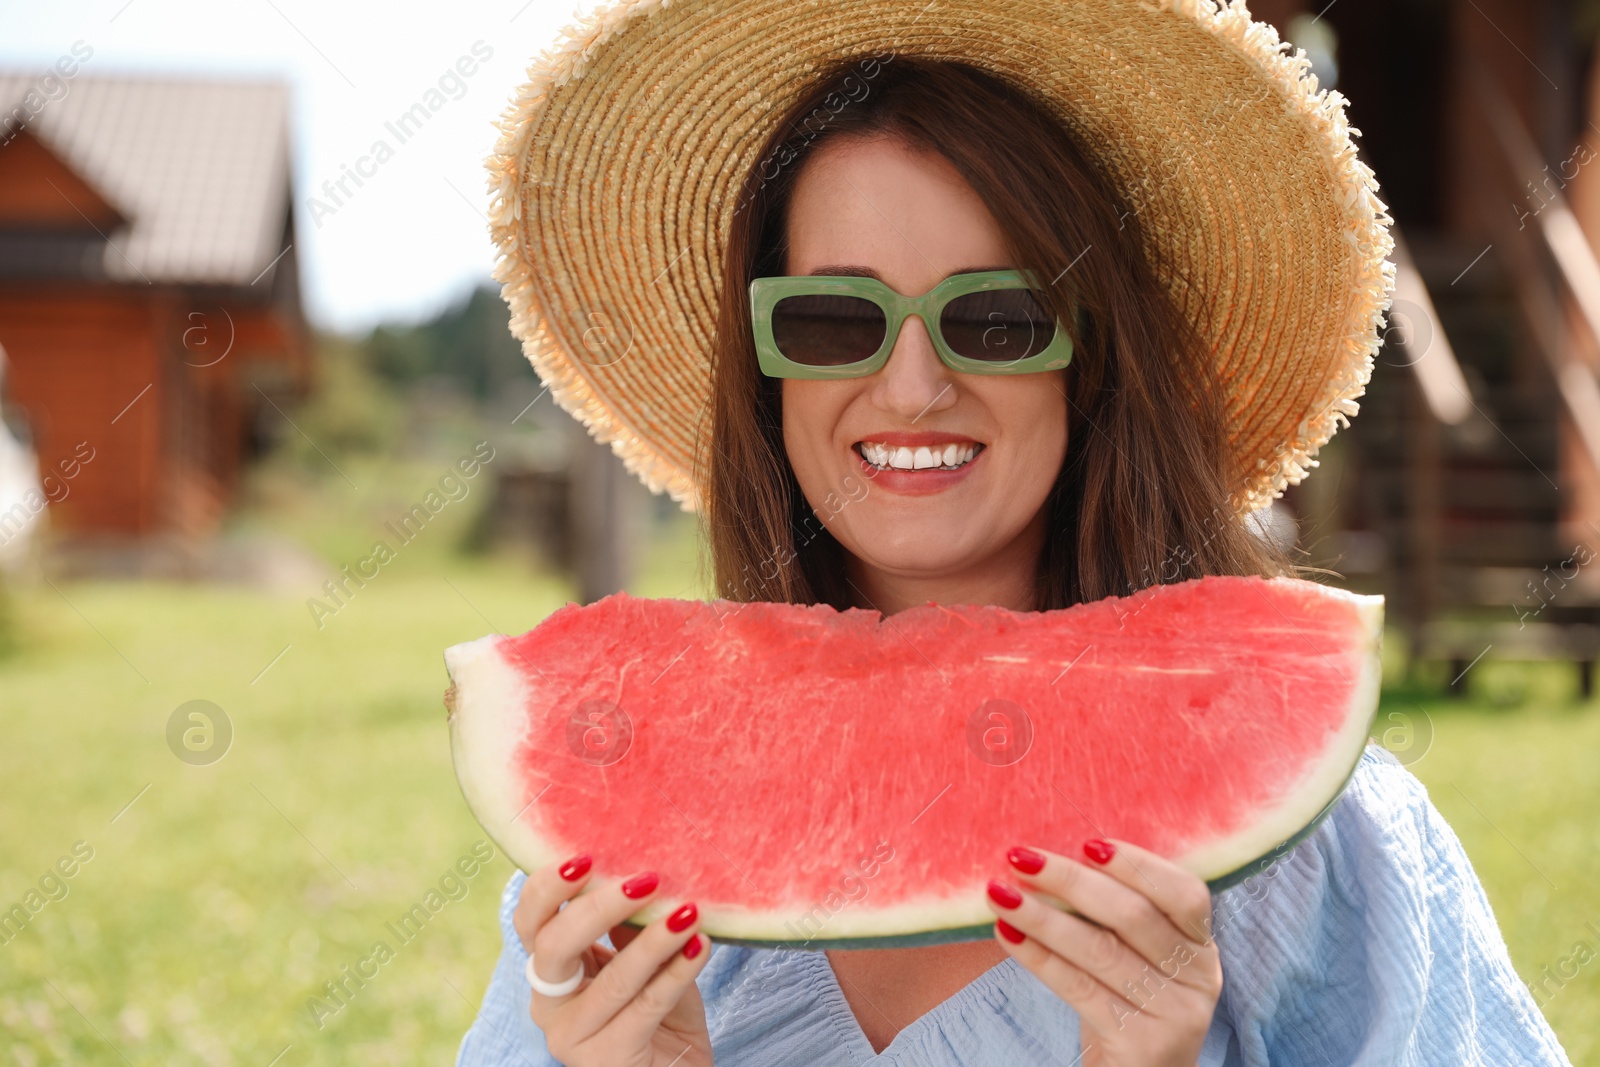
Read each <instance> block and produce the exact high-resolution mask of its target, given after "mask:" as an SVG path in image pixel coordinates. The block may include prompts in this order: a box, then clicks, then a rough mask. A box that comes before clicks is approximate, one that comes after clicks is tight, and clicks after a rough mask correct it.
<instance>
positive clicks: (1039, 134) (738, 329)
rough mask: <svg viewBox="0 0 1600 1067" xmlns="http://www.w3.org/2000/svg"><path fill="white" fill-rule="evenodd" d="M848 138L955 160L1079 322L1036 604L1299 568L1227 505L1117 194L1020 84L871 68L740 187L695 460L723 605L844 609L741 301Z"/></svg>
mask: <svg viewBox="0 0 1600 1067" xmlns="http://www.w3.org/2000/svg"><path fill="white" fill-rule="evenodd" d="M847 135H855V136H887V137H895V138H898V139H899V140H900V141H901V143H903V144H905V145H907V146H908V147H911V148H926V149H931V150H933V151H936V152H938V153H940V154H941V155H943V156H944V157H945V158H946V159H948V160H949V161H950V162H951V163H952V164H953V165H954V166H955V168H956V170H957V171H958V172H959V173H960V174H961V176H962V177H963V178H964V179H965V180H966V182H967V183H968V184H969V185H970V186H971V187H972V189H973V190H974V191H975V192H976V193H977V195H978V196H979V197H980V198H981V199H982V200H983V201H984V203H985V204H986V205H988V208H989V210H990V212H991V213H992V214H993V216H994V218H995V219H996V221H997V222H998V223H999V226H1000V229H1001V231H1002V232H1003V233H1004V234H1005V236H1006V238H1007V241H1008V244H1009V245H1010V247H1011V250H1012V252H1013V254H1014V257H1015V261H1016V263H1017V265H1018V266H1019V267H1023V268H1028V269H1031V270H1033V271H1034V272H1035V274H1036V275H1037V276H1038V277H1041V278H1050V279H1056V282H1055V283H1054V284H1051V285H1050V286H1049V287H1048V288H1047V289H1046V290H1044V291H1043V292H1042V293H1041V298H1042V299H1043V302H1044V303H1045V305H1046V307H1047V309H1048V310H1049V311H1051V312H1052V313H1053V314H1054V315H1055V316H1056V318H1057V320H1058V321H1059V322H1061V323H1063V324H1071V325H1068V326H1067V328H1068V329H1069V330H1070V331H1071V333H1072V335H1073V342H1074V355H1073V360H1072V365H1071V368H1070V369H1069V371H1068V373H1067V401H1068V404H1069V413H1068V419H1069V424H1070V425H1071V427H1072V433H1071V435H1070V442H1069V445H1068V450H1067V455H1066V458H1065V460H1064V462H1063V463H1062V466H1061V471H1060V473H1059V475H1058V476H1057V478H1056V482H1055V485H1054V487H1053V488H1052V489H1051V492H1050V494H1049V497H1048V498H1047V500H1046V502H1045V505H1044V506H1045V508H1046V509H1047V511H1048V515H1047V518H1048V532H1047V534H1046V542H1045V546H1044V549H1043V551H1042V552H1041V553H1040V558H1039V562H1038V570H1037V576H1036V582H1037V585H1036V595H1035V607H1036V608H1038V609H1040V610H1047V609H1052V608H1061V607H1066V606H1068V605H1071V604H1075V603H1080V602H1083V601H1088V600H1096V599H1099V598H1101V597H1105V596H1113V595H1124V596H1125V595H1128V594H1131V593H1133V592H1136V591H1137V590H1139V589H1142V588H1145V587H1146V586H1148V585H1152V584H1155V583H1156V582H1169V581H1181V580H1183V579H1186V578H1192V577H1199V576H1201V575H1206V574H1261V575H1268V576H1270V575H1273V574H1281V573H1286V572H1289V571H1291V570H1293V565H1292V564H1290V563H1289V561H1288V558H1287V556H1286V555H1285V554H1284V553H1283V552H1282V551H1281V550H1279V549H1278V548H1276V547H1275V546H1273V545H1272V544H1270V543H1268V542H1266V541H1265V540H1263V539H1258V538H1257V537H1255V536H1254V535H1252V534H1251V533H1250V532H1249V531H1248V530H1247V529H1246V528H1245V526H1244V525H1243V523H1242V522H1240V521H1239V519H1238V518H1237V517H1236V516H1235V515H1234V513H1233V511H1232V509H1231V507H1230V505H1229V503H1228V492H1229V483H1228V480H1227V477H1228V472H1227V462H1226V455H1227V453H1226V448H1225V443H1226V439H1225V436H1224V428H1223V423H1222V418H1221V404H1220V402H1219V401H1218V400H1217V399H1216V391H1215V385H1214V381H1213V378H1212V375H1211V373H1210V370H1209V363H1208V361H1207V358H1206V348H1205V345H1204V343H1203V341H1202V340H1201V338H1200V337H1199V335H1198V333H1197V332H1196V331H1195V330H1194V328H1193V326H1192V325H1191V324H1190V323H1189V322H1188V321H1187V320H1186V319H1185V318H1184V317H1183V316H1182V315H1181V314H1180V313H1179V312H1178V311H1177V309H1176V307H1175V306H1174V304H1173V303H1172V301H1171V299H1170V297H1169V295H1168V293H1167V290H1166V289H1165V288H1164V287H1163V285H1162V284H1161V282H1160V281H1159V279H1158V278H1157V276H1156V274H1155V272H1154V270H1153V268H1152V265H1151V263H1150V262H1149V260H1148V259H1147V258H1146V256H1145V255H1144V253H1143V252H1142V251H1141V249H1142V247H1143V245H1142V243H1141V241H1140V240H1139V237H1138V225H1139V222H1138V219H1137V218H1136V217H1135V216H1134V214H1133V213H1132V212H1131V211H1129V210H1128V209H1127V207H1126V206H1125V204H1124V202H1123V200H1122V198H1121V196H1120V195H1119V194H1118V192H1117V190H1116V189H1115V188H1114V187H1113V185H1112V184H1111V183H1110V182H1109V181H1108V180H1107V179H1106V177H1105V176H1104V175H1103V174H1102V173H1101V172H1100V171H1099V170H1098V169H1097V168H1096V167H1095V166H1094V164H1093V163H1092V162H1091V160H1090V159H1089V157H1088V156H1087V154H1086V153H1085V152H1084V150H1083V149H1082V148H1081V147H1080V146H1079V145H1078V143H1077V142H1076V141H1075V140H1074V138H1073V136H1072V135H1071V133H1070V132H1069V131H1068V130H1067V129H1065V128H1064V127H1063V126H1062V124H1061V123H1060V122H1058V121H1057V120H1056V119H1055V118H1054V117H1053V116H1052V115H1051V113H1050V112H1049V111H1048V110H1046V109H1045V108H1044V107H1043V106H1042V105H1041V104H1039V103H1038V102H1036V101H1035V100H1033V99H1031V98H1030V97H1029V96H1028V95H1026V94H1025V93H1024V92H1023V91H1022V90H1021V89H1020V88H1019V87H1017V86H1014V85H1012V84H1011V83H1009V82H1006V81H1003V80H1001V79H999V78H997V77H995V76H994V75H992V74H989V73H987V72H984V71H982V70H979V69H977V68H975V67H972V66H970V65H967V64H964V63H960V62H957V61H951V60H939V59H932V58H927V57H915V56H896V55H892V54H889V53H881V52H880V53H870V54H862V55H857V56H852V57H848V58H845V59H841V60H839V61H838V62H837V63H836V64H834V65H833V66H832V67H830V68H829V69H828V70H825V71H823V72H822V73H821V74H820V75H819V76H818V78H817V80H816V81H815V83H814V84H813V87H812V88H811V89H810V90H809V91H808V92H806V93H804V94H803V95H802V96H801V98H800V99H799V100H798V101H796V103H795V104H794V105H793V106H792V107H791V108H790V109H789V111H788V112H787V114H785V115H784V116H783V118H782V120H781V121H780V122H779V123H778V124H777V126H776V132H775V133H774V134H773V135H772V137H771V138H770V139H769V141H768V143H767V144H766V145H765V146H764V147H763V151H762V153H761V155H760V157H759V159H760V162H759V163H758V164H757V165H756V167H755V168H754V169H753V170H752V171H751V172H750V174H749V175H748V176H747V178H746V180H745V182H744V184H743V186H742V191H741V195H740V200H739V204H738V209H737V211H736V213H735V215H734V219H733V225H732V229H731V231H730V234H729V241H728V247H727V253H726V258H725V260H724V263H723V274H722V297H721V306H720V308H719V311H718V319H717V331H716V338H715V343H714V349H713V353H712V399H711V405H710V419H711V427H710V433H709V434H701V435H700V440H701V442H702V443H703V444H702V453H701V454H700V456H698V457H697V462H696V468H697V480H698V481H699V483H700V484H701V485H702V486H705V487H707V488H706V491H705V492H704V494H703V500H704V508H703V510H704V522H705V537H706V541H707V543H708V545H709V549H710V557H711V559H710V561H711V567H712V572H713V577H714V588H715V590H716V595H718V596H721V597H726V598H728V599H730V600H741V601H744V600H776V601H786V602H789V603H797V604H813V603H826V604H831V605H833V606H834V607H836V608H841V609H843V608H846V607H849V606H851V605H852V604H853V603H854V600H853V598H852V597H851V596H850V589H849V586H848V584H847V582H846V579H845V573H844V560H845V556H844V549H843V546H841V545H840V544H839V542H838V541H836V540H835V539H834V537H833V536H832V535H831V534H830V533H828V531H827V529H826V528H825V527H824V526H823V525H822V524H821V523H820V522H819V521H818V518H817V516H816V515H815V514H814V513H813V509H812V506H811V504H809V503H808V502H807V500H806V498H805V496H804V494H803V493H802V492H801V490H800V486H799V483H798V482H797V481H796V479H795V476H794V472H793V470H792V469H791V468H790V466H789V461H788V457H787V454H786V451H785V448H784V444H783V433H782V422H781V420H782V410H781V404H780V386H781V383H780V382H779V381H778V380H777V379H773V378H767V377H765V376H764V375H762V374H761V372H760V369H759V368H758V366H757V363H756V357H755V349H754V344H753V341H752V339H751V332H750V307H749V295H748V294H749V285H750V281H751V279H753V278H757V277H765V276H769V275H775V274H781V273H783V262H784V245H785V236H786V235H785V225H786V219H787V208H788V204H789V200H790V196H791V193H792V190H793V188H794V184H795V180H796V178H797V175H798V172H799V171H800V169H801V164H802V163H803V161H804V160H803V155H804V152H805V151H806V150H807V149H811V150H815V148H816V147H817V146H818V145H819V144H821V143H823V142H824V141H825V140H826V139H828V138H837V137H842V136H847ZM1074 303H1076V304H1077V305H1078V307H1080V308H1081V309H1082V313H1083V319H1082V329H1081V332H1080V329H1079V325H1078V323H1077V322H1075V317H1074V313H1073V310H1072V306H1073V304H1074Z"/></svg>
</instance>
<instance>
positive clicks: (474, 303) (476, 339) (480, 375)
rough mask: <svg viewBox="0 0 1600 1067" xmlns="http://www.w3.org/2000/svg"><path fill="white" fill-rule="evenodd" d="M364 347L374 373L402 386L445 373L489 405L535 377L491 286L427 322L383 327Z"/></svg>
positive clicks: (472, 294) (380, 327)
mask: <svg viewBox="0 0 1600 1067" xmlns="http://www.w3.org/2000/svg"><path fill="white" fill-rule="evenodd" d="M362 347H363V348H364V350H365V352H366V356H367V362H368V365H369V366H370V367H371V368H372V371H373V372H374V373H375V374H377V375H379V376H380V377H382V378H384V379H386V380H387V381H390V382H392V383H394V384H395V385H398V386H402V387H404V386H409V385H412V384H413V383H415V382H416V381H417V380H418V379H419V378H422V377H424V376H426V375H433V374H439V375H444V376H445V377H448V378H452V379H454V380H455V381H457V382H459V383H460V385H461V387H462V390H463V392H465V393H466V394H467V395H469V396H472V397H476V398H477V399H480V400H488V399H490V398H492V397H495V396H498V395H499V394H500V392H501V390H502V388H503V387H504V386H505V385H507V384H509V383H510V382H512V381H513V380H515V379H516V378H529V379H531V378H532V376H533V370H532V368H531V367H530V366H529V365H528V361H527V360H526V359H525V358H524V357H523V355H522V346H521V345H520V344H519V343H518V342H517V339H516V338H515V337H513V336H512V335H511V313H510V310H509V309H508V308H507V307H506V303H505V301H504V300H502V299H501V298H500V293H499V291H498V290H497V289H495V288H492V287H489V286H482V287H479V288H476V289H474V290H473V291H472V292H471V293H469V294H468V295H467V298H466V299H465V300H464V301H462V302H461V303H459V304H456V305H454V306H452V307H450V308H447V309H445V310H444V311H443V312H441V313H440V314H439V315H437V316H436V317H434V318H432V319H429V320H427V321H426V322H421V323H418V324H416V325H413V326H379V327H377V328H375V329H374V330H373V331H372V332H371V333H370V334H368V335H367V337H366V339H365V340H364V341H363V342H362Z"/></svg>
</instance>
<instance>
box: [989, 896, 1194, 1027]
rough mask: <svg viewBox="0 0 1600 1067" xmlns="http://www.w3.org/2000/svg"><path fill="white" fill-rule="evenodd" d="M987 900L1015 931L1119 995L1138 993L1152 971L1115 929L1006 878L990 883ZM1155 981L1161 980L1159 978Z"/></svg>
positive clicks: (1146, 962)
mask: <svg viewBox="0 0 1600 1067" xmlns="http://www.w3.org/2000/svg"><path fill="white" fill-rule="evenodd" d="M989 906H990V907H991V908H992V909H994V911H995V913H996V914H997V915H998V916H999V917H1000V919H1001V920H1002V921H1004V922H1005V923H1007V924H1008V925H1009V926H1010V927H1011V929H1012V930H1013V931H1020V932H1022V933H1024V934H1026V935H1027V936H1028V937H1029V938H1031V939H1033V940H1034V941H1037V942H1038V943H1039V944H1040V945H1042V946H1043V947H1044V948H1046V949H1048V950H1049V951H1050V952H1053V953H1055V954H1056V955H1057V956H1060V957H1061V958H1062V959H1063V960H1065V961H1067V962H1068V963H1071V964H1072V965H1073V966H1074V967H1075V968H1077V969H1078V970H1081V971H1083V972H1084V973H1085V974H1087V975H1088V976H1089V977H1091V978H1093V979H1094V980H1095V981H1096V982H1098V983H1100V984H1101V985H1103V986H1105V987H1106V988H1108V989H1110V990H1113V991H1115V992H1117V993H1118V995H1119V996H1124V995H1125V996H1127V997H1129V998H1131V997H1133V996H1136V995H1137V994H1136V990H1138V989H1139V987H1140V983H1141V980H1144V981H1146V982H1148V981H1149V979H1150V978H1151V977H1152V975H1151V967H1150V964H1149V962H1148V961H1147V960H1145V959H1144V958H1143V957H1142V956H1140V955H1139V954H1138V953H1137V952H1135V951H1134V950H1133V949H1132V948H1130V947H1129V946H1128V945H1127V944H1126V943H1125V942H1124V941H1123V939H1122V938H1121V937H1120V936H1118V934H1117V932H1116V931H1115V930H1110V929H1107V928H1105V927H1103V926H1097V925H1095V924H1094V923H1092V922H1089V921H1088V920H1086V919H1083V918H1081V917H1079V916H1077V915H1072V914H1069V913H1068V912H1064V911H1062V910H1061V909H1060V908H1057V907H1054V906H1052V905H1050V904H1047V903H1045V902H1044V901H1043V900H1041V899H1039V898H1038V897H1036V896H1034V895H1032V894H1028V893H1023V892H1021V891H1019V890H1018V889H1017V887H1015V886H1013V885H1011V884H1009V883H1007V882H1000V881H994V882H990V883H989ZM1167 977H1170V976H1167ZM1156 981H1159V982H1161V984H1163V985H1164V984H1165V981H1164V980H1163V979H1161V978H1157V979H1156ZM1124 991H1126V992H1124Z"/></svg>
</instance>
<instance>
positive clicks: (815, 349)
mask: <svg viewBox="0 0 1600 1067" xmlns="http://www.w3.org/2000/svg"><path fill="white" fill-rule="evenodd" d="M885 329H886V324H885V322H884V317H883V309H882V308H880V307H879V306H878V305H877V304H874V303H873V302H872V301H870V300H863V299H861V298H860V297H859V296H833V295H821V294H814V295H810V296H786V297H784V298H783V299H782V300H780V301H778V303H777V305H776V306H775V307H773V309H772V336H773V339H774V340H776V341H777V343H778V351H780V352H782V353H783V354H784V355H785V356H787V357H788V358H789V359H792V360H794V361H795V362H796V363H803V364H805V365H806V366H808V367H840V366H844V365H846V364H850V363H860V362H861V361H862V360H864V359H867V358H869V357H870V356H871V355H872V354H873V353H874V352H876V351H877V350H878V349H879V348H880V347H881V346H882V345H883V335H884V331H885Z"/></svg>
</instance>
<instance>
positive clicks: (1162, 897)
mask: <svg viewBox="0 0 1600 1067" xmlns="http://www.w3.org/2000/svg"><path fill="white" fill-rule="evenodd" d="M1084 855H1085V857H1086V858H1088V859H1089V860H1091V861H1092V862H1094V863H1095V865H1096V866H1097V867H1098V868H1099V869H1100V870H1102V871H1104V872H1105V873H1106V874H1109V875H1110V876H1111V877H1113V878H1115V879H1116V880H1117V881H1119V882H1121V883H1122V884H1123V885H1126V886H1131V887H1133V888H1135V889H1138V890H1139V891H1140V892H1141V893H1143V894H1144V895H1145V896H1147V897H1148V898H1149V899H1150V901H1151V902H1152V903H1153V904H1155V906H1156V907H1158V908H1160V909H1161V911H1162V913H1163V914H1165V915H1166V916H1167V918H1168V919H1170V920H1171V921H1172V924H1173V925H1174V926H1176V927H1177V928H1178V929H1179V930H1182V931H1183V932H1184V933H1185V934H1186V935H1187V936H1188V937H1189V938H1190V939H1191V940H1193V941H1196V942H1201V943H1203V942H1206V941H1209V940H1211V936H1210V935H1211V890H1210V889H1209V888H1207V887H1206V884H1205V882H1203V881H1201V880H1200V879H1199V878H1198V877H1197V876H1196V875H1194V874H1193V873H1191V872H1189V871H1186V870H1184V869H1183V868H1182V867H1179V866H1178V865H1177V864H1176V863H1173V862H1172V861H1171V860H1169V859H1167V858H1166V857H1164V856H1158V855H1156V854H1155V853H1154V852H1151V851H1149V850H1148V849H1144V848H1140V847H1139V846H1138V845H1135V844H1132V843H1131V842H1128V841H1118V840H1114V839H1113V840H1109V841H1091V842H1087V843H1086V844H1085V845H1084ZM1101 857H1106V858H1105V859H1104V861H1102V860H1101Z"/></svg>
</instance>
